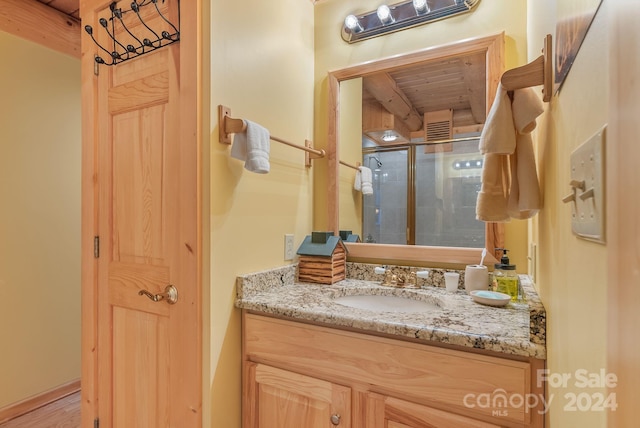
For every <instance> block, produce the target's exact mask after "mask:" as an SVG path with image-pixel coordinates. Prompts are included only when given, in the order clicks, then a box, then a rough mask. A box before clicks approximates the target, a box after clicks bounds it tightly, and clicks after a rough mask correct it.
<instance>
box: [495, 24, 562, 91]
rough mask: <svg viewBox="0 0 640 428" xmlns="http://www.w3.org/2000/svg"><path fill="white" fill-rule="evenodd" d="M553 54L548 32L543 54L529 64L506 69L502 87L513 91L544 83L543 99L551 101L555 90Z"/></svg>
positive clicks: (501, 79) (501, 80)
mask: <svg viewBox="0 0 640 428" xmlns="http://www.w3.org/2000/svg"><path fill="white" fill-rule="evenodd" d="M551 54H552V45H551V34H547V35H546V37H545V38H544V46H543V48H542V55H540V56H539V57H538V58H536V59H535V60H533V61H532V62H530V63H529V64H527V65H523V66H521V67H517V68H513V69H511V70H508V71H505V72H504V73H503V74H502V77H501V78H500V83H501V84H502V87H503V88H505V89H506V90H508V91H513V90H514V89H522V88H528V87H530V86H538V85H543V86H542V99H543V100H544V102H549V101H550V100H551V95H552V92H553V60H552V57H551Z"/></svg>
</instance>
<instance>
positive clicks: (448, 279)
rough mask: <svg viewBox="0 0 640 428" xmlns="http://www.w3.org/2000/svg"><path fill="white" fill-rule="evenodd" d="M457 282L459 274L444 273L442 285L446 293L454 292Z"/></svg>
mask: <svg viewBox="0 0 640 428" xmlns="http://www.w3.org/2000/svg"><path fill="white" fill-rule="evenodd" d="M458 281H460V274H459V273H458V272H445V273H444V285H445V287H446V288H447V291H456V290H457V289H458Z"/></svg>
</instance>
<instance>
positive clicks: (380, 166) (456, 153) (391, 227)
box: [362, 139, 485, 248]
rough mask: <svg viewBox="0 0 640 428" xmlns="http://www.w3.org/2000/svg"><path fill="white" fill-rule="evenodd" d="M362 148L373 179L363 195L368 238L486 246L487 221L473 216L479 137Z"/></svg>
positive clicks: (477, 187)
mask: <svg viewBox="0 0 640 428" xmlns="http://www.w3.org/2000/svg"><path fill="white" fill-rule="evenodd" d="M364 151H365V153H364V155H363V165H364V166H366V167H369V168H370V169H371V171H372V180H373V182H372V186H373V194H372V195H365V196H364V197H363V210H362V225H363V233H362V240H363V241H364V242H370V243H373V242H376V243H380V244H400V245H406V244H409V245H429V246H438V247H468V248H480V247H482V246H483V245H484V242H485V225H484V223H483V222H480V221H478V220H476V218H475V209H476V199H477V195H478V192H479V190H480V174H481V171H482V156H481V155H480V153H479V152H478V140H477V139H471V140H467V141H458V142H454V143H450V144H447V145H446V146H444V145H443V146H437V145H429V146H427V145H420V144H415V145H411V146H402V147H398V148H393V149H391V148H385V149H380V148H376V149H371V148H368V149H364Z"/></svg>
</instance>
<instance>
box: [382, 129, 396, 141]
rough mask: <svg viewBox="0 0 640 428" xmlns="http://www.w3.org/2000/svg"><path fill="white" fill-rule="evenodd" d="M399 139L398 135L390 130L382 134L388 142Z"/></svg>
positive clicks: (383, 138) (383, 139)
mask: <svg viewBox="0 0 640 428" xmlns="http://www.w3.org/2000/svg"><path fill="white" fill-rule="evenodd" d="M397 139H398V136H397V135H395V134H393V133H392V132H389V131H387V132H385V133H384V135H383V136H382V141H385V142H387V143H391V142H392V141H396V140H397Z"/></svg>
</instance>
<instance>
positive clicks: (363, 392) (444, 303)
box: [236, 263, 545, 428]
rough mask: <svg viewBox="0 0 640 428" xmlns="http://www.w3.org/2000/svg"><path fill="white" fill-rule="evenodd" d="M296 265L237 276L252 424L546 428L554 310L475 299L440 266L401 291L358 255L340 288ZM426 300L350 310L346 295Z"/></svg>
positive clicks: (534, 303) (530, 294)
mask: <svg viewBox="0 0 640 428" xmlns="http://www.w3.org/2000/svg"><path fill="white" fill-rule="evenodd" d="M295 268H296V267H295V265H291V266H287V267H283V268H278V269H273V270H270V271H265V272H259V273H255V274H251V275H246V276H242V277H239V278H238V281H237V293H238V296H237V301H236V305H237V306H238V307H239V308H242V309H243V315H242V317H243V318H242V321H243V342H242V343H243V427H245V428H249V427H276V426H277V427H305V428H311V427H325V426H339V427H353V428H371V427H373V428H377V427H380V428H382V427H403V428H405V427H542V426H544V385H541V384H540V383H539V382H538V370H542V369H544V366H545V362H544V359H545V344H544V341H545V337H544V336H545V330H544V321H545V315H544V308H543V307H542V305H541V304H540V301H539V299H538V298H537V295H536V293H535V289H534V287H533V285H532V284H531V283H530V282H529V280H528V278H527V277H521V281H522V283H523V289H524V290H525V294H526V297H527V301H526V302H524V303H510V304H508V305H507V306H506V307H504V308H496V307H489V306H484V305H479V304H477V303H474V302H473V301H472V300H471V298H470V297H469V296H468V295H467V294H466V293H465V291H464V290H463V289H460V290H458V291H456V292H447V291H446V290H445V289H444V288H443V287H441V286H440V280H439V275H441V273H442V272H441V271H438V270H432V273H431V275H430V277H429V279H428V280H426V281H425V280H422V281H424V283H422V284H421V283H420V282H419V283H418V285H419V286H420V287H421V288H418V289H405V288H391V287H384V286H381V285H380V281H379V280H375V279H376V276H375V275H374V274H373V265H362V264H353V263H348V266H347V278H348V279H346V280H344V281H341V282H339V283H337V284H334V285H319V284H309V283H297V282H296V281H295V278H296V274H295ZM361 295H374V296H392V297H394V298H396V297H400V298H404V299H411V300H416V301H422V302H428V303H430V304H431V309H427V310H422V311H418V312H410V311H408V312H407V311H403V310H402V309H399V310H389V311H386V310H385V311H373V310H369V309H358V308H355V307H352V306H344V305H342V304H340V303H337V302H338V301H340V298H341V297H343V296H361Z"/></svg>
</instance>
